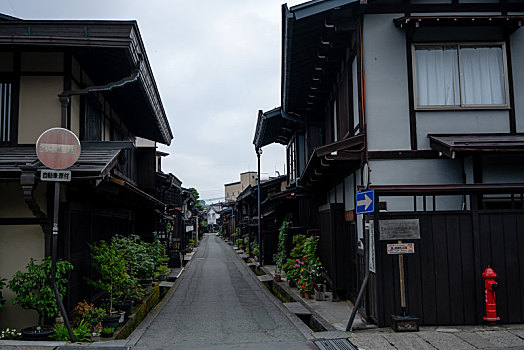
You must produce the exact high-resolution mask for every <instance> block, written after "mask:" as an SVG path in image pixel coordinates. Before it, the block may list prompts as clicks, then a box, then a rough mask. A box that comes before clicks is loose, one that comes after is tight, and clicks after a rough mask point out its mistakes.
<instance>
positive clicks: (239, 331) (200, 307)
mask: <svg viewBox="0 0 524 350" xmlns="http://www.w3.org/2000/svg"><path fill="white" fill-rule="evenodd" d="M248 269H249V268H248V267H246V265H245V264H243V263H242V262H241V260H240V259H239V258H238V256H237V255H236V254H235V253H234V252H233V251H232V250H231V248H230V247H229V246H228V245H227V244H226V243H224V242H223V241H222V240H221V239H220V238H218V237H216V236H215V235H214V234H209V235H205V236H204V238H203V240H202V242H201V243H200V246H199V247H198V250H197V252H196V254H195V255H194V256H193V259H192V260H191V262H190V264H189V267H188V269H187V270H186V271H185V272H184V274H183V275H182V277H181V278H180V280H178V281H177V283H176V285H175V287H174V290H173V291H172V293H170V294H169V295H168V296H167V298H168V299H167V300H166V301H165V304H164V305H163V306H162V307H161V310H160V311H159V312H158V314H156V315H155V314H154V313H153V315H151V316H149V317H150V318H151V319H149V320H146V321H145V322H144V323H145V324H146V327H142V329H140V328H139V329H138V330H137V331H135V332H136V333H137V332H138V333H140V332H141V331H143V333H142V334H141V335H137V334H134V335H131V338H133V337H134V338H135V340H134V342H136V345H135V346H133V349H173V348H176V349H288V350H292V349H307V348H309V347H311V346H312V345H308V344H307V343H306V339H305V338H304V337H303V336H302V334H301V333H300V331H299V330H298V329H297V328H296V327H295V326H294V325H293V324H292V323H291V321H290V320H289V319H288V318H287V317H286V315H285V314H284V313H283V311H282V310H281V309H279V308H278V307H277V306H276V305H275V303H274V302H273V301H271V300H270V298H269V297H268V295H267V294H266V292H265V291H263V290H262V289H261V288H263V287H262V286H261V285H260V284H258V282H257V281H256V280H255V279H254V278H253V276H252V275H250V274H251V272H250V271H249V270H248ZM148 321H150V322H148ZM144 328H145V329H144ZM138 336H139V337H138ZM136 338H138V340H137V339H136ZM313 348H314V347H313Z"/></svg>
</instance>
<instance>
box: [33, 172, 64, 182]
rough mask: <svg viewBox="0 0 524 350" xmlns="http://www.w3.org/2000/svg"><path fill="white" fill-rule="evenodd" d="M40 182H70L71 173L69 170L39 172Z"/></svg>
mask: <svg viewBox="0 0 524 350" xmlns="http://www.w3.org/2000/svg"><path fill="white" fill-rule="evenodd" d="M40 180H42V181H62V182H68V181H71V171H69V170H42V171H41V172H40Z"/></svg>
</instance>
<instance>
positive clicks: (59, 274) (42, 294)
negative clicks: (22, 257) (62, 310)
mask: <svg viewBox="0 0 524 350" xmlns="http://www.w3.org/2000/svg"><path fill="white" fill-rule="evenodd" d="M72 269H73V265H71V263H69V262H68V261H64V260H58V261H57V262H56V286H57V288H58V293H59V294H60V296H61V297H62V298H63V297H64V294H65V293H66V286H67V279H66V274H67V271H69V270H72ZM7 287H8V288H9V289H11V290H12V291H13V292H15V293H16V297H15V298H14V299H13V300H12V303H13V304H15V305H18V306H20V307H22V308H24V309H30V310H35V311H36V312H38V325H39V326H40V327H41V326H42V325H43V322H44V320H45V319H46V318H54V317H56V316H57V315H58V312H59V309H58V305H57V303H56V299H55V294H54V291H53V287H52V286H51V258H50V257H48V258H45V259H44V260H42V263H41V264H35V261H34V259H33V258H31V260H30V261H29V264H28V265H27V266H26V272H22V271H17V272H16V273H15V274H14V275H13V278H12V279H11V281H9V283H8V284H7Z"/></svg>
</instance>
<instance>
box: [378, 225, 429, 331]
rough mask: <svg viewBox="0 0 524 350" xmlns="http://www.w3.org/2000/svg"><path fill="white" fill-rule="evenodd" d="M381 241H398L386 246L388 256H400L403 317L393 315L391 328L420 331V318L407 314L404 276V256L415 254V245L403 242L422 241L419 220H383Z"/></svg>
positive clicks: (399, 271) (399, 269)
mask: <svg viewBox="0 0 524 350" xmlns="http://www.w3.org/2000/svg"><path fill="white" fill-rule="evenodd" d="M379 227H380V240H396V241H397V243H390V244H387V245H386V247H387V248H386V249H387V254H388V255H398V275H399V285H400V309H401V311H402V314H401V315H391V321H392V323H391V327H392V328H393V329H394V330H395V331H396V332H409V331H418V321H419V320H418V317H416V316H409V315H408V314H407V300H406V280H405V274H404V254H414V253H415V243H413V242H410V243H403V242H402V240H414V239H420V223H419V220H418V219H400V220H381V221H380V223H379Z"/></svg>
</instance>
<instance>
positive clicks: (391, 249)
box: [387, 243, 415, 255]
mask: <svg viewBox="0 0 524 350" xmlns="http://www.w3.org/2000/svg"><path fill="white" fill-rule="evenodd" d="M387 251H388V255H392V254H393V255H399V254H413V253H415V243H396V244H388V245H387Z"/></svg>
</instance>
